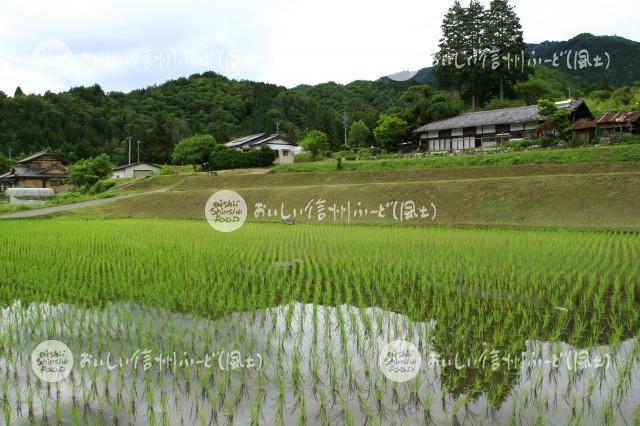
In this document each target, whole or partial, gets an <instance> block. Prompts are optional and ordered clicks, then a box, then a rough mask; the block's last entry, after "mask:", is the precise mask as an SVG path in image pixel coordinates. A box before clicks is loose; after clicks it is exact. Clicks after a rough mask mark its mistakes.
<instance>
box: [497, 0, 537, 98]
mask: <svg viewBox="0 0 640 426" xmlns="http://www.w3.org/2000/svg"><path fill="white" fill-rule="evenodd" d="M484 37H485V39H486V40H485V44H486V45H487V46H489V47H490V49H491V50H492V51H494V52H498V55H499V56H500V57H503V56H507V57H509V58H511V60H513V61H514V62H513V63H512V64H511V66H507V64H505V63H502V62H501V63H500V66H499V67H497V68H496V69H494V70H493V71H492V77H493V78H494V79H497V80H498V87H499V94H500V99H501V100H502V99H504V97H505V90H506V86H511V85H513V84H515V83H517V82H520V81H525V80H526V79H527V77H528V76H529V74H530V70H531V69H530V68H529V67H528V66H526V65H527V62H528V56H526V55H525V56H524V59H523V58H522V55H523V53H525V50H526V48H527V44H526V43H525V42H524V36H523V33H522V25H521V24H520V18H518V15H517V14H516V12H515V10H514V9H513V6H511V5H510V4H509V0H492V1H491V3H490V6H489V11H488V13H487V15H486V29H485V32H484ZM516 58H519V60H520V62H519V63H517V64H516V63H515V59H516ZM523 65H524V66H523ZM538 99H540V98H538Z"/></svg>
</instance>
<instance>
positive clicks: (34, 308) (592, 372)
mask: <svg viewBox="0 0 640 426" xmlns="http://www.w3.org/2000/svg"><path fill="white" fill-rule="evenodd" d="M639 251H640V236H639V235H638V234H635V233H622V232H578V231H541V230H497V229H445V228H442V229H441V228H398V227H377V226H339V225H324V226H313V225H296V226H287V225H277V224H257V223H248V224H245V225H244V226H243V227H242V228H241V229H240V230H238V231H236V232H233V233H230V234H221V233H217V232H215V231H213V230H212V229H211V228H210V227H209V226H208V224H207V223H206V222H203V221H177V220H149V219H146V220H89V221H87V220H64V219H63V220H44V221H13V222H2V223H0V308H2V310H1V311H0V351H1V352H0V408H1V410H0V412H1V415H2V417H1V418H2V422H4V423H7V424H40V423H45V424H136V425H137V424H141V425H147V424H171V425H180V424H184V425H191V424H202V425H210V424H238V425H245V424H253V425H258V424H268V425H272V424H346V425H350V424H354V425H356V424H357V425H359V424H368V425H375V424H398V425H400V424H452V423H453V424H496V423H497V424H510V423H513V424H633V423H634V422H637V421H638V419H640V408H639V403H640V309H639V308H640V286H639V283H638V281H639V277H640V261H639V260H638V259H640V253H639ZM47 339H55V340H59V341H62V342H64V343H65V344H67V345H68V346H69V348H70V349H71V351H72V352H73V355H74V361H75V362H74V367H73V369H72V371H71V375H70V376H69V377H68V378H67V379H65V380H63V381H61V382H58V383H46V382H43V381H42V380H40V379H39V378H38V377H36V376H35V375H34V373H33V371H32V369H31V366H30V363H31V353H32V351H33V349H34V348H35V346H36V345H38V344H39V343H40V342H42V341H44V340H47ZM397 339H400V340H404V341H408V342H411V343H413V344H414V345H415V347H416V348H418V351H419V352H420V354H421V357H422V363H421V366H420V369H419V372H418V375H417V377H415V378H414V379H412V380H409V381H407V382H402V383H401V382H396V381H393V380H390V379H389V378H388V377H387V376H386V375H385V374H383V372H382V371H381V369H380V368H379V357H380V354H381V348H382V347H383V346H384V345H385V344H386V343H388V342H391V341H394V340H397ZM158 358H160V360H159V361H158ZM163 359H164V361H165V362H164V363H163V362H162V361H163ZM134 360H135V361H137V362H136V364H135V365H134V364H133V362H134ZM207 361H208V362H207Z"/></svg>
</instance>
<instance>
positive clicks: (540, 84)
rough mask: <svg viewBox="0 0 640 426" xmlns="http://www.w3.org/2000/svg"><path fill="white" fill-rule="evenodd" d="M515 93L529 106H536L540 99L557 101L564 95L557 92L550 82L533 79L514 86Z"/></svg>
mask: <svg viewBox="0 0 640 426" xmlns="http://www.w3.org/2000/svg"><path fill="white" fill-rule="evenodd" d="M513 93H514V94H515V96H516V98H518V99H522V100H523V101H524V102H525V103H526V104H527V105H535V104H536V103H537V102H538V101H539V100H540V99H555V98H558V97H559V96H562V93H559V92H558V91H556V90H555V89H554V88H553V86H552V85H551V83H549V82H548V81H546V80H543V79H541V78H533V77H532V78H530V79H529V80H527V81H524V82H522V83H517V84H516V85H514V86H513Z"/></svg>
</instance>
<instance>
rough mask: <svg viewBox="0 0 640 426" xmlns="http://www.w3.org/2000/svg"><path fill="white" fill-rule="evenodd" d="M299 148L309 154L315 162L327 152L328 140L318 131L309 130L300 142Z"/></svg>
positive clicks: (325, 135)
mask: <svg viewBox="0 0 640 426" xmlns="http://www.w3.org/2000/svg"><path fill="white" fill-rule="evenodd" d="M300 146H302V147H303V148H304V149H305V151H307V152H310V153H311V157H312V158H313V161H317V159H318V157H319V156H320V155H321V154H324V153H325V152H326V151H328V150H329V138H328V137H327V134H326V133H324V132H322V131H320V130H311V131H310V132H308V133H307V134H306V136H305V137H304V138H303V139H302V140H301V141H300Z"/></svg>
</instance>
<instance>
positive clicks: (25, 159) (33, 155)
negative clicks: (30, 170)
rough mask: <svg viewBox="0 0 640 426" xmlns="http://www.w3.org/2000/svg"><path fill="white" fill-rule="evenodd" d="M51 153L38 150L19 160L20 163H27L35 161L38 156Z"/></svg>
mask: <svg viewBox="0 0 640 426" xmlns="http://www.w3.org/2000/svg"><path fill="white" fill-rule="evenodd" d="M48 153H49V151H40V152H36V153H35V154H31V155H30V156H28V157H27V158H23V159H22V160H20V161H18V164H20V163H27V162H29V161H33V160H35V159H36V158H38V157H42V156H43V155H47V154H48Z"/></svg>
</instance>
